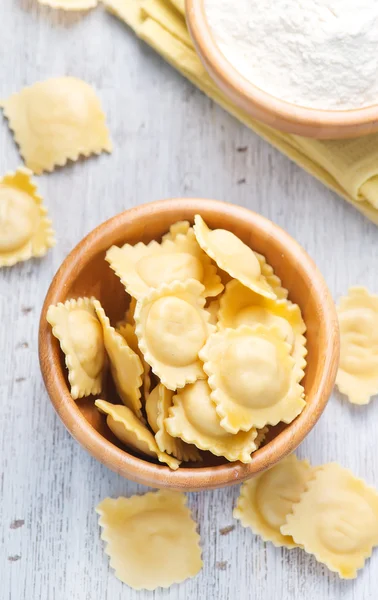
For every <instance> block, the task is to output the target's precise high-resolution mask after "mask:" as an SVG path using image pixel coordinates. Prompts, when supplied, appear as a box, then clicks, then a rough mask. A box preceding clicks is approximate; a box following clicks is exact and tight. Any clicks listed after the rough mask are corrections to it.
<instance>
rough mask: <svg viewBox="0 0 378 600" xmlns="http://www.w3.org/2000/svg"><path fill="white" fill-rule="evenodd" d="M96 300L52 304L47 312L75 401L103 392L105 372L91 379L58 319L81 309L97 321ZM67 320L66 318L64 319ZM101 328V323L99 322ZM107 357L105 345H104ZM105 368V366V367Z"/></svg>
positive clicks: (83, 299)
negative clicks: (58, 316) (60, 314)
mask: <svg viewBox="0 0 378 600" xmlns="http://www.w3.org/2000/svg"><path fill="white" fill-rule="evenodd" d="M95 300H96V299H95V298H93V297H91V298H86V297H82V298H77V299H76V300H74V299H71V300H67V301H66V302H64V303H63V302H59V303H58V304H57V305H54V304H51V305H50V306H49V308H48V310H47V314H46V320H47V321H48V323H49V324H50V325H51V327H52V333H53V336H54V337H56V338H57V339H58V340H59V344H60V347H61V349H62V351H63V353H64V355H65V363H66V367H67V369H68V381H69V382H70V386H71V396H72V398H73V399H74V400H77V399H78V398H85V397H86V396H90V395H92V394H93V395H96V394H99V393H100V392H101V389H102V378H103V371H104V368H103V369H102V372H100V373H99V375H98V376H97V377H96V378H92V377H90V376H89V375H88V374H87V373H86V372H85V371H84V369H83V367H82V366H81V364H80V361H79V359H78V358H77V357H76V353H75V351H74V350H73V348H72V344H71V342H70V340H67V335H66V327H63V326H62V324H61V323H60V322H59V320H58V319H57V313H64V314H66V315H67V314H68V313H69V312H71V311H73V310H76V309H79V310H86V311H87V312H88V313H89V314H90V315H92V316H93V317H95V318H96V319H97V320H98V318H97V314H96V310H95V308H94V302H95ZM64 318H66V317H64ZM99 325H100V326H101V323H100V322H99ZM104 355H105V345H104ZM104 366H105V365H104ZM82 381H84V382H85V383H83V382H82Z"/></svg>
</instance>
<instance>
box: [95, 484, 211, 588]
mask: <svg viewBox="0 0 378 600" xmlns="http://www.w3.org/2000/svg"><path fill="white" fill-rule="evenodd" d="M96 512H97V513H98V514H99V515H100V520H99V524H100V526H101V527H102V535H101V538H102V540H103V541H104V542H106V548H105V552H106V554H107V555H108V556H109V557H110V566H111V567H112V568H113V569H114V570H115V575H116V577H117V578H118V579H120V580H121V581H123V582H124V583H126V584H127V585H129V586H130V587H132V588H134V589H136V590H141V589H146V590H155V589H156V588H158V587H163V588H167V587H169V586H171V585H172V584H174V583H180V582H182V581H184V580H185V579H188V578H189V577H194V576H195V575H197V573H199V571H200V570H201V569H202V559H201V548H200V536H199V535H198V533H197V531H196V523H195V522H194V521H193V519H192V517H191V513H190V510H189V508H188V507H187V506H186V497H185V495H184V494H181V493H179V492H172V491H169V490H160V491H158V492H149V493H147V494H144V495H143V496H132V497H131V498H122V497H121V498H117V499H116V500H115V499H112V498H106V499H105V500H103V501H102V502H101V503H100V504H99V505H98V506H97V508H96Z"/></svg>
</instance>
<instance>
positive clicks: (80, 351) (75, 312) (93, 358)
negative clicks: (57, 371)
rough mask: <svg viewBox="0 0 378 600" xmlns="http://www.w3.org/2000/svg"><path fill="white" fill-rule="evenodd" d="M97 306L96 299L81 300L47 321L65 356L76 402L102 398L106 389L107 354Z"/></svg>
mask: <svg viewBox="0 0 378 600" xmlns="http://www.w3.org/2000/svg"><path fill="white" fill-rule="evenodd" d="M95 302H96V300H95V298H78V299H77V300H67V302H65V303H64V304H63V303H61V302H59V304H57V305H56V306H54V305H51V306H49V308H48V310H47V315H46V319H47V321H48V322H49V323H50V325H51V327H52V332H53V335H54V336H55V337H56V338H58V340H59V342H60V347H61V349H62V350H63V352H64V354H65V359H66V366H67V369H68V380H69V382H70V385H71V396H72V398H73V399H74V400H77V399H78V398H83V397H84V396H90V395H91V394H99V393H100V392H101V389H102V377H103V370H104V367H105V357H106V353H105V345H104V337H103V333H102V327H101V324H100V322H99V320H98V319H97V316H96V311H95V308H94V303H95Z"/></svg>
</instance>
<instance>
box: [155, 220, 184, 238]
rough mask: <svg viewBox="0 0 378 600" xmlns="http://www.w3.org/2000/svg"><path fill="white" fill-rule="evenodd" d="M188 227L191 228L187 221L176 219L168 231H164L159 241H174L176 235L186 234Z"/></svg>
mask: <svg viewBox="0 0 378 600" xmlns="http://www.w3.org/2000/svg"><path fill="white" fill-rule="evenodd" d="M189 229H191V226H190V223H189V221H177V222H176V223H173V225H171V226H170V228H169V231H168V233H165V234H164V235H163V236H162V238H161V241H162V242H164V241H165V240H171V241H175V239H176V237H177V236H178V235H186V234H187V233H188V231H189Z"/></svg>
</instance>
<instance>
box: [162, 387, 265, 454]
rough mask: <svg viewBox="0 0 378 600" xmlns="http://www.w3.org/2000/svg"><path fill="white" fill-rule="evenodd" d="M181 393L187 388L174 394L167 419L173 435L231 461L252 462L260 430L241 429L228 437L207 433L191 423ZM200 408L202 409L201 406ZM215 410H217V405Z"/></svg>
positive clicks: (168, 428) (169, 429)
mask: <svg viewBox="0 0 378 600" xmlns="http://www.w3.org/2000/svg"><path fill="white" fill-rule="evenodd" d="M194 385H195V384H194ZM181 394H185V388H184V389H183V390H180V391H179V392H178V393H177V394H175V395H174V396H173V406H172V407H171V408H170V409H169V417H168V418H167V419H166V420H165V427H166V429H167V431H168V433H169V434H170V435H171V436H172V437H174V438H180V439H181V440H183V441H184V442H186V443H187V444H192V445H194V446H196V447H197V448H199V449H200V450H205V451H209V452H211V453H212V454H214V455H215V456H223V457H224V458H226V459H227V460H229V461H230V462H236V461H238V460H240V461H241V462H242V463H244V464H248V463H250V462H252V453H253V452H255V450H257V448H258V446H257V444H256V439H257V437H258V431H257V430H256V429H255V428H252V429H251V430H250V431H239V432H238V433H236V434H235V435H232V434H230V437H229V438H227V439H217V438H216V437H213V436H210V435H206V434H204V433H202V432H200V431H198V430H197V429H196V428H195V427H194V426H193V425H192V424H191V423H190V421H189V419H188V418H187V416H186V413H185V410H184V408H183V406H182V402H181V399H180V395H181ZM198 408H199V410H200V406H199V407H198ZM214 410H216V408H215V406H214ZM219 425H220V423H219Z"/></svg>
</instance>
